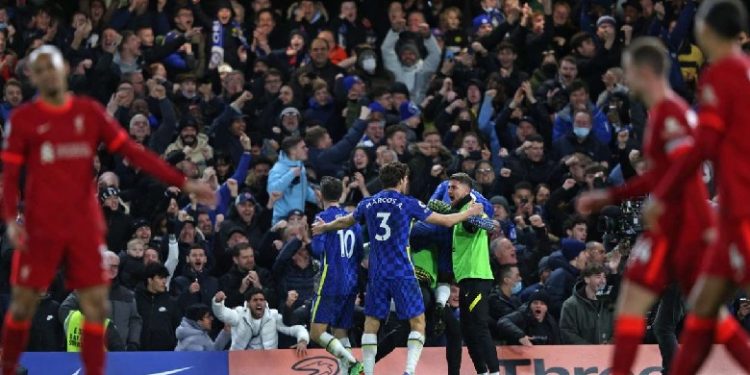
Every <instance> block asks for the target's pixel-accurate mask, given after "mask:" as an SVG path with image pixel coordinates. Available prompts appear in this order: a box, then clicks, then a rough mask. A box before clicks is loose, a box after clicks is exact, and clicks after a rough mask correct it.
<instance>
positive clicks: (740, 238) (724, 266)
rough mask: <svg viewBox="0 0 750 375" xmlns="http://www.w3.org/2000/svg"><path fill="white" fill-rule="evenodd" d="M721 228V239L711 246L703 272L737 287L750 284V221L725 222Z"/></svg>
mask: <svg viewBox="0 0 750 375" xmlns="http://www.w3.org/2000/svg"><path fill="white" fill-rule="evenodd" d="M719 228H720V229H719V239H718V240H717V241H716V242H715V243H714V245H713V246H711V248H710V250H709V252H708V254H709V256H708V257H707V258H706V262H704V267H703V268H702V269H701V271H702V272H703V273H705V274H707V275H711V276H719V277H722V278H725V279H729V280H732V281H733V282H735V283H736V284H737V285H742V286H744V285H748V284H750V219H744V220H740V221H739V222H736V223H733V224H731V223H726V222H723V223H721V225H719Z"/></svg>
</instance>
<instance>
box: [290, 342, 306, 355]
mask: <svg viewBox="0 0 750 375" xmlns="http://www.w3.org/2000/svg"><path fill="white" fill-rule="evenodd" d="M292 349H297V356H298V357H305V356H307V341H300V342H298V343H297V345H292Z"/></svg>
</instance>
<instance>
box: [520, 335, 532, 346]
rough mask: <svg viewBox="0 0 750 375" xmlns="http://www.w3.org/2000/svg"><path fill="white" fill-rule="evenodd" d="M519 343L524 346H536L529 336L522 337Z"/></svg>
mask: <svg viewBox="0 0 750 375" xmlns="http://www.w3.org/2000/svg"><path fill="white" fill-rule="evenodd" d="M518 343H519V344H521V345H523V346H534V344H532V343H531V339H530V338H529V336H524V337H521V338H520V339H518Z"/></svg>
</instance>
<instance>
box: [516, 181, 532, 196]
mask: <svg viewBox="0 0 750 375" xmlns="http://www.w3.org/2000/svg"><path fill="white" fill-rule="evenodd" d="M519 190H528V191H531V192H533V191H534V185H532V184H531V183H530V182H528V181H521V182H519V183H517V184H516V185H515V186H513V193H515V192H517V191H519Z"/></svg>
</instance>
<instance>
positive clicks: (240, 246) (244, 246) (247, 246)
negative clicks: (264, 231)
mask: <svg viewBox="0 0 750 375" xmlns="http://www.w3.org/2000/svg"><path fill="white" fill-rule="evenodd" d="M245 249H250V250H252V251H253V254H255V249H253V247H252V246H250V244H249V243H247V242H242V243H238V244H236V245H234V246H232V257H233V258H237V257H239V256H240V251H242V250H245Z"/></svg>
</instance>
